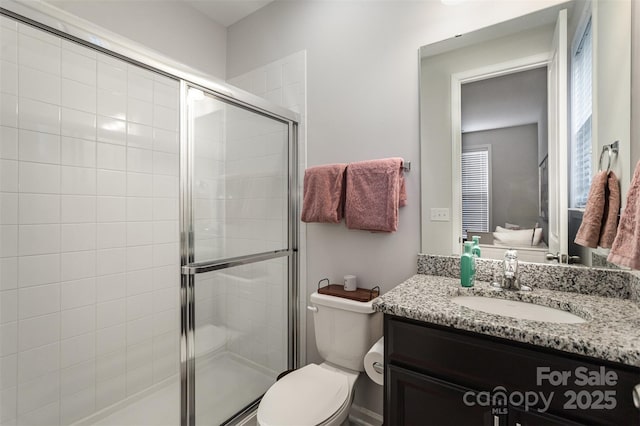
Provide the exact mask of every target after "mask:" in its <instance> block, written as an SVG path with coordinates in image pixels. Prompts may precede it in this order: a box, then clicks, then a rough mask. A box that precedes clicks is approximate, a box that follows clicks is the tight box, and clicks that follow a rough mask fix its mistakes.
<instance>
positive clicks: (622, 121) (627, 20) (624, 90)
mask: <svg viewBox="0 0 640 426" xmlns="http://www.w3.org/2000/svg"><path fill="white" fill-rule="evenodd" d="M631 3H632V2H631V1H619V0H599V1H598V2H595V3H593V6H592V24H593V60H594V70H593V117H592V126H593V128H592V134H593V139H594V141H593V142H594V149H593V151H592V155H593V159H594V161H593V162H594V169H598V168H599V167H600V166H599V165H598V161H599V159H600V153H601V152H602V146H603V145H608V144H610V143H612V142H614V141H616V140H618V141H620V150H619V152H618V155H617V158H615V161H613V162H612V166H611V170H613V171H614V172H615V174H616V176H617V177H618V179H619V180H620V191H621V194H623V199H622V207H623V208H624V206H625V204H626V196H625V195H626V193H627V191H628V189H629V183H630V181H631V177H632V172H631V169H630V168H631V167H632V165H631V157H632V156H631V142H630V141H631V128H630V127H631V126H630V125H629V123H630V120H631V73H622V72H621V70H628V69H630V67H631V44H632V43H631V37H630V36H629V34H630V32H631V13H630V12H631ZM613 46H615V48H614V47H613ZM637 143H638V142H636V144H637ZM602 161H603V163H605V160H604V159H603V160H602ZM603 167H606V164H604V165H603Z"/></svg>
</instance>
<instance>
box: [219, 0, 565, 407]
mask: <svg viewBox="0 0 640 426" xmlns="http://www.w3.org/2000/svg"><path fill="white" fill-rule="evenodd" d="M488 3H489V4H487V3H486V2H481V3H476V2H473V3H470V4H467V5H458V6H453V7H447V6H444V5H442V4H441V3H440V2H435V1H434V2H366V3H364V2H275V3H272V4H270V5H269V6H267V7H265V8H263V9H261V10H259V11H258V12H256V13H254V14H253V15H251V16H249V17H247V18H245V19H243V20H241V21H239V22H238V23H236V24H234V25H232V26H231V27H229V29H228V33H227V76H228V77H229V78H233V77H235V76H237V75H240V74H243V73H245V72H246V71H248V70H252V69H255V68H258V67H260V66H261V65H264V64H267V63H270V62H272V61H274V60H277V59H280V58H282V57H284V56H287V55H288V54H291V53H293V52H297V51H300V50H303V49H306V51H307V112H308V119H307V123H308V127H307V163H308V166H314V165H319V164H324V163H334V162H349V161H357V160H364V159H374V158H383V157H389V156H401V157H404V158H405V159H406V160H408V161H411V162H412V170H411V172H409V173H408V174H407V175H406V178H407V191H408V199H409V200H408V206H407V207H404V208H402V209H400V224H399V230H398V232H396V233H394V234H373V233H368V232H363V231H351V230H347V229H346V228H345V227H344V226H343V225H322V224H309V225H308V226H307V264H308V272H307V275H306V277H302V279H303V280H306V284H307V286H308V288H309V290H310V291H311V290H312V289H313V288H314V287H315V285H316V283H317V282H318V280H320V279H321V278H324V277H329V278H330V279H331V280H332V281H334V282H338V281H339V279H340V277H342V276H343V275H345V274H356V275H358V277H359V282H360V283H362V285H363V286H373V285H380V286H381V287H382V290H383V292H384V291H388V290H389V289H391V288H392V287H394V286H395V285H397V284H398V283H400V282H402V281H403V280H404V279H406V278H408V277H409V276H411V275H413V274H414V273H415V272H416V254H417V253H418V251H419V250H420V183H419V182H420V161H419V158H420V148H419V117H418V53H417V49H418V47H420V46H421V45H424V44H427V43H432V42H434V41H437V40H441V39H444V38H448V37H452V36H453V35H455V34H456V33H461V32H467V31H470V30H474V29H477V28H480V27H483V26H486V25H490V24H493V23H496V22H498V21H501V20H505V19H509V18H511V17H514V16H518V15H521V14H524V13H527V12H531V11H534V10H538V9H540V8H543V7H545V6H548V5H551V4H557V3H559V2H558V1H531V2H488ZM447 239H448V235H447ZM308 324H309V326H308V327H307V333H308V334H307V335H308V336H309V338H308V339H307V353H308V357H307V359H308V361H319V356H318V355H317V350H316V348H315V341H314V340H313V338H312V336H313V323H312V321H308ZM361 383H362V384H363V386H359V387H358V390H357V396H356V404H359V405H363V406H365V407H366V408H369V409H371V410H374V411H375V412H378V413H381V412H382V388H381V387H379V386H375V385H373V384H372V383H371V382H370V381H369V380H368V379H363V380H362V381H361Z"/></svg>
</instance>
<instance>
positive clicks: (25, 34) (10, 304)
mask: <svg viewBox="0 0 640 426" xmlns="http://www.w3.org/2000/svg"><path fill="white" fill-rule="evenodd" d="M3 5H4V6H5V7H7V8H4V9H0V32H1V33H0V425H2V426H4V425H15V424H18V425H31V424H46V425H67V424H100V425H123V424H126V425H177V424H182V425H195V424H221V423H225V422H227V421H229V420H231V419H234V418H238V416H239V415H242V413H243V412H247V411H248V410H249V409H251V408H252V407H253V406H255V404H256V403H257V401H259V398H260V397H261V396H262V394H263V393H264V392H265V391H266V390H267V389H268V388H269V386H270V385H271V384H272V383H273V382H274V381H275V378H276V376H277V375H278V374H279V373H280V372H282V371H283V370H286V369H288V368H292V367H295V366H296V365H295V364H296V357H297V353H296V347H297V342H296V335H297V315H298V313H297V311H296V307H297V303H296V300H297V298H298V295H297V284H298V283H297V258H296V244H297V238H298V230H297V219H296V217H297V215H296V209H297V205H296V194H297V186H298V183H297V178H296V177H297V164H298V162H297V159H296V155H297V154H296V132H297V116H296V114H295V113H292V112H290V111H288V110H285V109H283V108H280V107H277V106H273V105H270V104H267V103H266V102H265V101H263V100H262V99H260V98H257V97H254V96H252V95H249V94H246V93H244V92H241V91H238V90H236V89H234V88H233V87H230V86H226V85H224V84H220V83H218V82H215V81H213V80H210V79H208V78H206V76H202V75H198V74H197V73H193V72H187V71H185V70H183V69H181V68H180V67H179V66H176V65H172V64H170V63H168V62H169V61H166V62H165V61H164V60H158V58H156V57H154V56H153V55H152V54H150V53H148V54H147V53H146V52H142V53H140V51H139V50H136V49H134V48H131V49H130V50H128V48H127V46H123V45H122V43H120V44H119V43H118V42H115V41H112V42H110V41H109V40H108V39H105V38H103V37H101V36H100V34H96V32H95V31H94V30H93V29H91V28H84V27H82V25H84V24H82V23H79V22H70V21H69V18H68V17H66V16H62V15H56V13H55V9H54V8H51V7H50V6H47V5H39V4H27V3H13V2H7V3H3ZM56 28H64V29H65V32H62V31H59V30H57V29H56ZM104 46H110V47H111V48H110V49H106V48H105V47H104ZM147 55H148V58H147ZM147 59H148V60H147Z"/></svg>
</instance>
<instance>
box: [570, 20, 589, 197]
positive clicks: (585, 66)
mask: <svg viewBox="0 0 640 426" xmlns="http://www.w3.org/2000/svg"><path fill="white" fill-rule="evenodd" d="M591 47H592V43H591V18H589V19H588V21H587V25H586V26H585V29H584V31H583V32H582V35H581V36H580V41H579V42H578V43H577V46H576V48H575V49H574V52H573V55H572V71H571V74H572V75H571V77H572V78H571V85H572V90H571V92H572V96H571V111H572V119H571V207H577V208H583V207H584V206H585V205H586V204H587V195H588V194H589V187H590V186H591V176H592V166H591V163H592V157H591V112H592V86H591V75H592V73H591V71H592V62H593V60H592V49H591Z"/></svg>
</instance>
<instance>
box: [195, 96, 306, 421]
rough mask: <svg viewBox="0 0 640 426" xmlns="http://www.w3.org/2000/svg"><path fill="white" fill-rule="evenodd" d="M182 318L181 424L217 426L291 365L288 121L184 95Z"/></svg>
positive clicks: (217, 99) (222, 101) (213, 99)
mask: <svg viewBox="0 0 640 426" xmlns="http://www.w3.org/2000/svg"><path fill="white" fill-rule="evenodd" d="M186 97H187V123H186V129H187V135H186V136H187V140H188V144H187V151H188V152H187V155H186V159H187V161H186V162H187V164H186V170H185V173H188V179H187V182H188V183H187V191H186V192H187V194H186V198H187V199H186V200H184V205H185V206H191V208H188V207H187V208H186V209H185V210H184V214H183V216H184V222H183V230H184V231H185V235H186V236H187V238H186V240H187V241H186V242H187V244H186V250H184V252H183V265H186V266H183V288H185V289H186V292H187V293H189V292H190V294H191V295H192V296H191V300H192V303H191V304H190V305H191V309H192V310H189V309H187V310H186V311H183V313H184V315H185V318H186V319H187V322H188V323H189V330H186V331H187V334H186V338H185V349H186V351H187V354H188V355H189V356H188V357H186V358H187V359H185V361H187V362H186V363H185V364H186V365H185V366H186V368H185V374H186V376H187V377H188V379H187V383H188V385H187V387H189V388H190V389H189V390H188V391H187V394H190V395H191V396H189V397H187V399H185V400H184V401H183V404H187V405H189V406H190V407H189V410H188V411H189V423H191V424H194V420H193V419H194V417H195V422H196V423H198V424H220V423H223V422H225V421H226V420H228V419H230V418H232V417H233V416H234V415H236V414H237V413H239V412H241V411H242V410H244V409H245V408H246V407H248V406H250V405H251V404H252V403H254V402H255V401H257V400H258V399H259V398H260V397H261V396H262V395H263V394H264V392H265V391H266V390H267V389H268V388H269V387H270V386H271V384H273V383H274V382H275V379H276V377H277V375H278V374H279V373H281V372H282V371H284V370H286V369H287V368H288V367H289V363H290V359H291V357H290V351H289V343H290V342H289V339H288V335H289V305H290V304H289V302H288V300H289V293H290V292H289V288H290V286H291V280H290V279H289V277H290V276H292V273H291V271H292V270H293V268H294V262H295V260H294V259H293V256H294V254H293V253H294V251H293V250H292V246H293V243H292V241H293V239H292V238H291V229H290V226H291V225H290V219H289V218H290V216H291V214H290V209H291V207H292V205H291V202H290V197H289V185H290V171H291V170H290V169H291V167H290V164H295V162H293V161H292V158H293V157H292V156H291V154H290V146H292V142H291V141H290V128H292V126H291V125H290V123H289V122H286V121H284V120H280V119H277V118H275V117H272V116H268V115H265V114H262V113H260V112H257V111H255V110H252V109H248V108H245V107H243V106H239V105H237V104H234V103H231V102H228V101H227V100H225V99H222V98H220V97H217V96H214V95H212V94H208V93H205V92H203V91H201V90H199V89H196V88H189V89H188V92H187V96H186Z"/></svg>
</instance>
